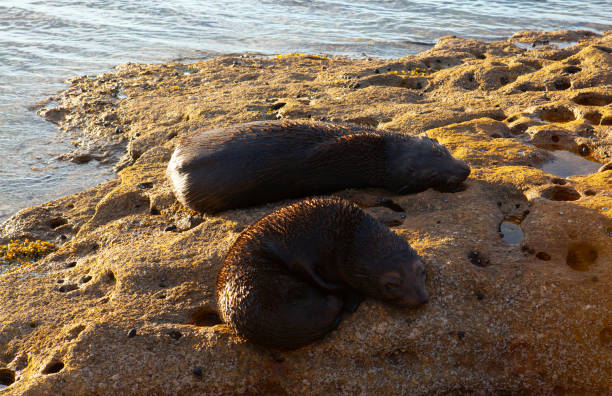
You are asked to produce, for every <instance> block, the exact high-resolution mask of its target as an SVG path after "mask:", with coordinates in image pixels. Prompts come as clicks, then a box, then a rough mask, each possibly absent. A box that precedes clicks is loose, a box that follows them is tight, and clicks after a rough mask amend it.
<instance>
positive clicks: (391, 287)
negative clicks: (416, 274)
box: [385, 283, 400, 291]
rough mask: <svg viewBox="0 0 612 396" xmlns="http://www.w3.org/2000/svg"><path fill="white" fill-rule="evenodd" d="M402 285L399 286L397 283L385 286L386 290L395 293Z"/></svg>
mask: <svg viewBox="0 0 612 396" xmlns="http://www.w3.org/2000/svg"><path fill="white" fill-rule="evenodd" d="M399 287H400V285H398V284H397V283H387V284H385V289H387V290H389V291H394V290H397V289H399Z"/></svg>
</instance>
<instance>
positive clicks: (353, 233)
mask: <svg viewBox="0 0 612 396" xmlns="http://www.w3.org/2000/svg"><path fill="white" fill-rule="evenodd" d="M363 297H372V298H376V299H379V300H383V301H386V302H390V303H393V304H396V305H399V306H404V307H414V306H418V305H420V304H423V303H425V302H426V301H427V299H428V294H427V289H426V287H425V269H424V266H423V263H422V261H421V260H420V258H419V256H418V255H417V253H416V252H415V251H414V250H413V249H412V248H411V247H410V245H409V244H408V243H407V242H406V240H405V239H403V238H401V237H400V236H398V235H396V234H395V233H393V232H392V231H391V230H390V229H388V228H387V227H385V226H384V225H382V224H381V223H379V222H378V221H377V220H376V219H374V218H373V217H372V216H370V215H368V214H366V213H364V212H363V211H362V210H361V209H359V207H357V206H356V205H355V204H353V203H350V202H348V201H345V200H343V199H340V198H337V197H331V198H313V199H310V200H305V201H300V202H298V203H295V204H293V205H290V206H287V207H284V208H281V209H279V210H277V211H275V212H272V213H271V214H269V215H267V216H265V217H263V218H262V219H260V220H259V221H257V222H256V223H254V224H252V225H251V226H249V227H248V228H247V229H246V230H245V231H244V232H243V233H242V234H241V235H240V236H239V237H238V239H237V240H236V242H235V243H234V245H233V246H232V248H231V249H230V250H229V252H228V253H227V255H226V256H225V258H224V260H223V263H222V268H221V270H220V271H219V274H218V276H217V302H218V306H219V311H220V314H221V318H222V319H223V321H224V322H225V323H227V325H228V326H229V327H230V328H231V329H232V330H233V331H234V332H235V333H237V334H238V335H240V336H241V337H243V338H246V339H247V340H250V341H252V342H254V343H256V344H260V345H263V346H266V347H270V348H277V349H296V348H299V347H302V346H304V345H307V344H309V343H311V342H313V341H314V340H316V339H319V338H321V337H323V336H324V335H325V334H326V333H328V332H329V331H331V330H333V329H334V328H335V327H336V326H337V325H338V323H339V322H340V320H341V316H342V313H343V312H354V311H355V310H356V309H357V306H358V305H359V302H360V301H361V299H362V298H363Z"/></svg>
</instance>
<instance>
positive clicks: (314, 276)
mask: <svg viewBox="0 0 612 396" xmlns="http://www.w3.org/2000/svg"><path fill="white" fill-rule="evenodd" d="M260 243H261V248H260V249H261V252H260V255H261V256H262V257H265V258H266V259H268V260H274V261H276V262H278V263H282V264H283V265H284V266H285V267H286V268H287V269H289V270H290V271H292V272H295V273H296V274H301V275H302V276H303V277H304V278H305V279H308V280H311V281H312V282H313V283H314V284H316V285H317V286H319V287H320V288H322V289H325V290H327V291H332V292H333V291H339V290H343V289H345V288H346V286H343V285H340V284H337V283H334V282H329V281H327V280H325V279H323V278H322V277H321V275H320V274H319V273H318V272H317V270H316V267H317V262H315V261H314V260H312V259H308V258H306V257H303V256H301V255H300V256H297V255H294V256H290V255H289V254H287V253H285V254H283V253H281V252H282V249H281V248H279V247H278V246H277V245H276V244H275V243H274V242H273V241H271V240H269V239H267V240H262V241H261V242H260Z"/></svg>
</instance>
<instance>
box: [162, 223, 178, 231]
mask: <svg viewBox="0 0 612 396" xmlns="http://www.w3.org/2000/svg"><path fill="white" fill-rule="evenodd" d="M175 230H176V226H175V225H174V224H172V225H171V226H168V227H166V228H164V231H175Z"/></svg>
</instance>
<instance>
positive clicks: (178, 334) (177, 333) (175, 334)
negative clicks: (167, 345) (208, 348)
mask: <svg viewBox="0 0 612 396" xmlns="http://www.w3.org/2000/svg"><path fill="white" fill-rule="evenodd" d="M168 335H169V336H170V337H171V338H174V339H175V340H178V339H179V338H181V337H182V336H183V335H182V334H181V332H180V331H176V330H172V331H169V332H168Z"/></svg>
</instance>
